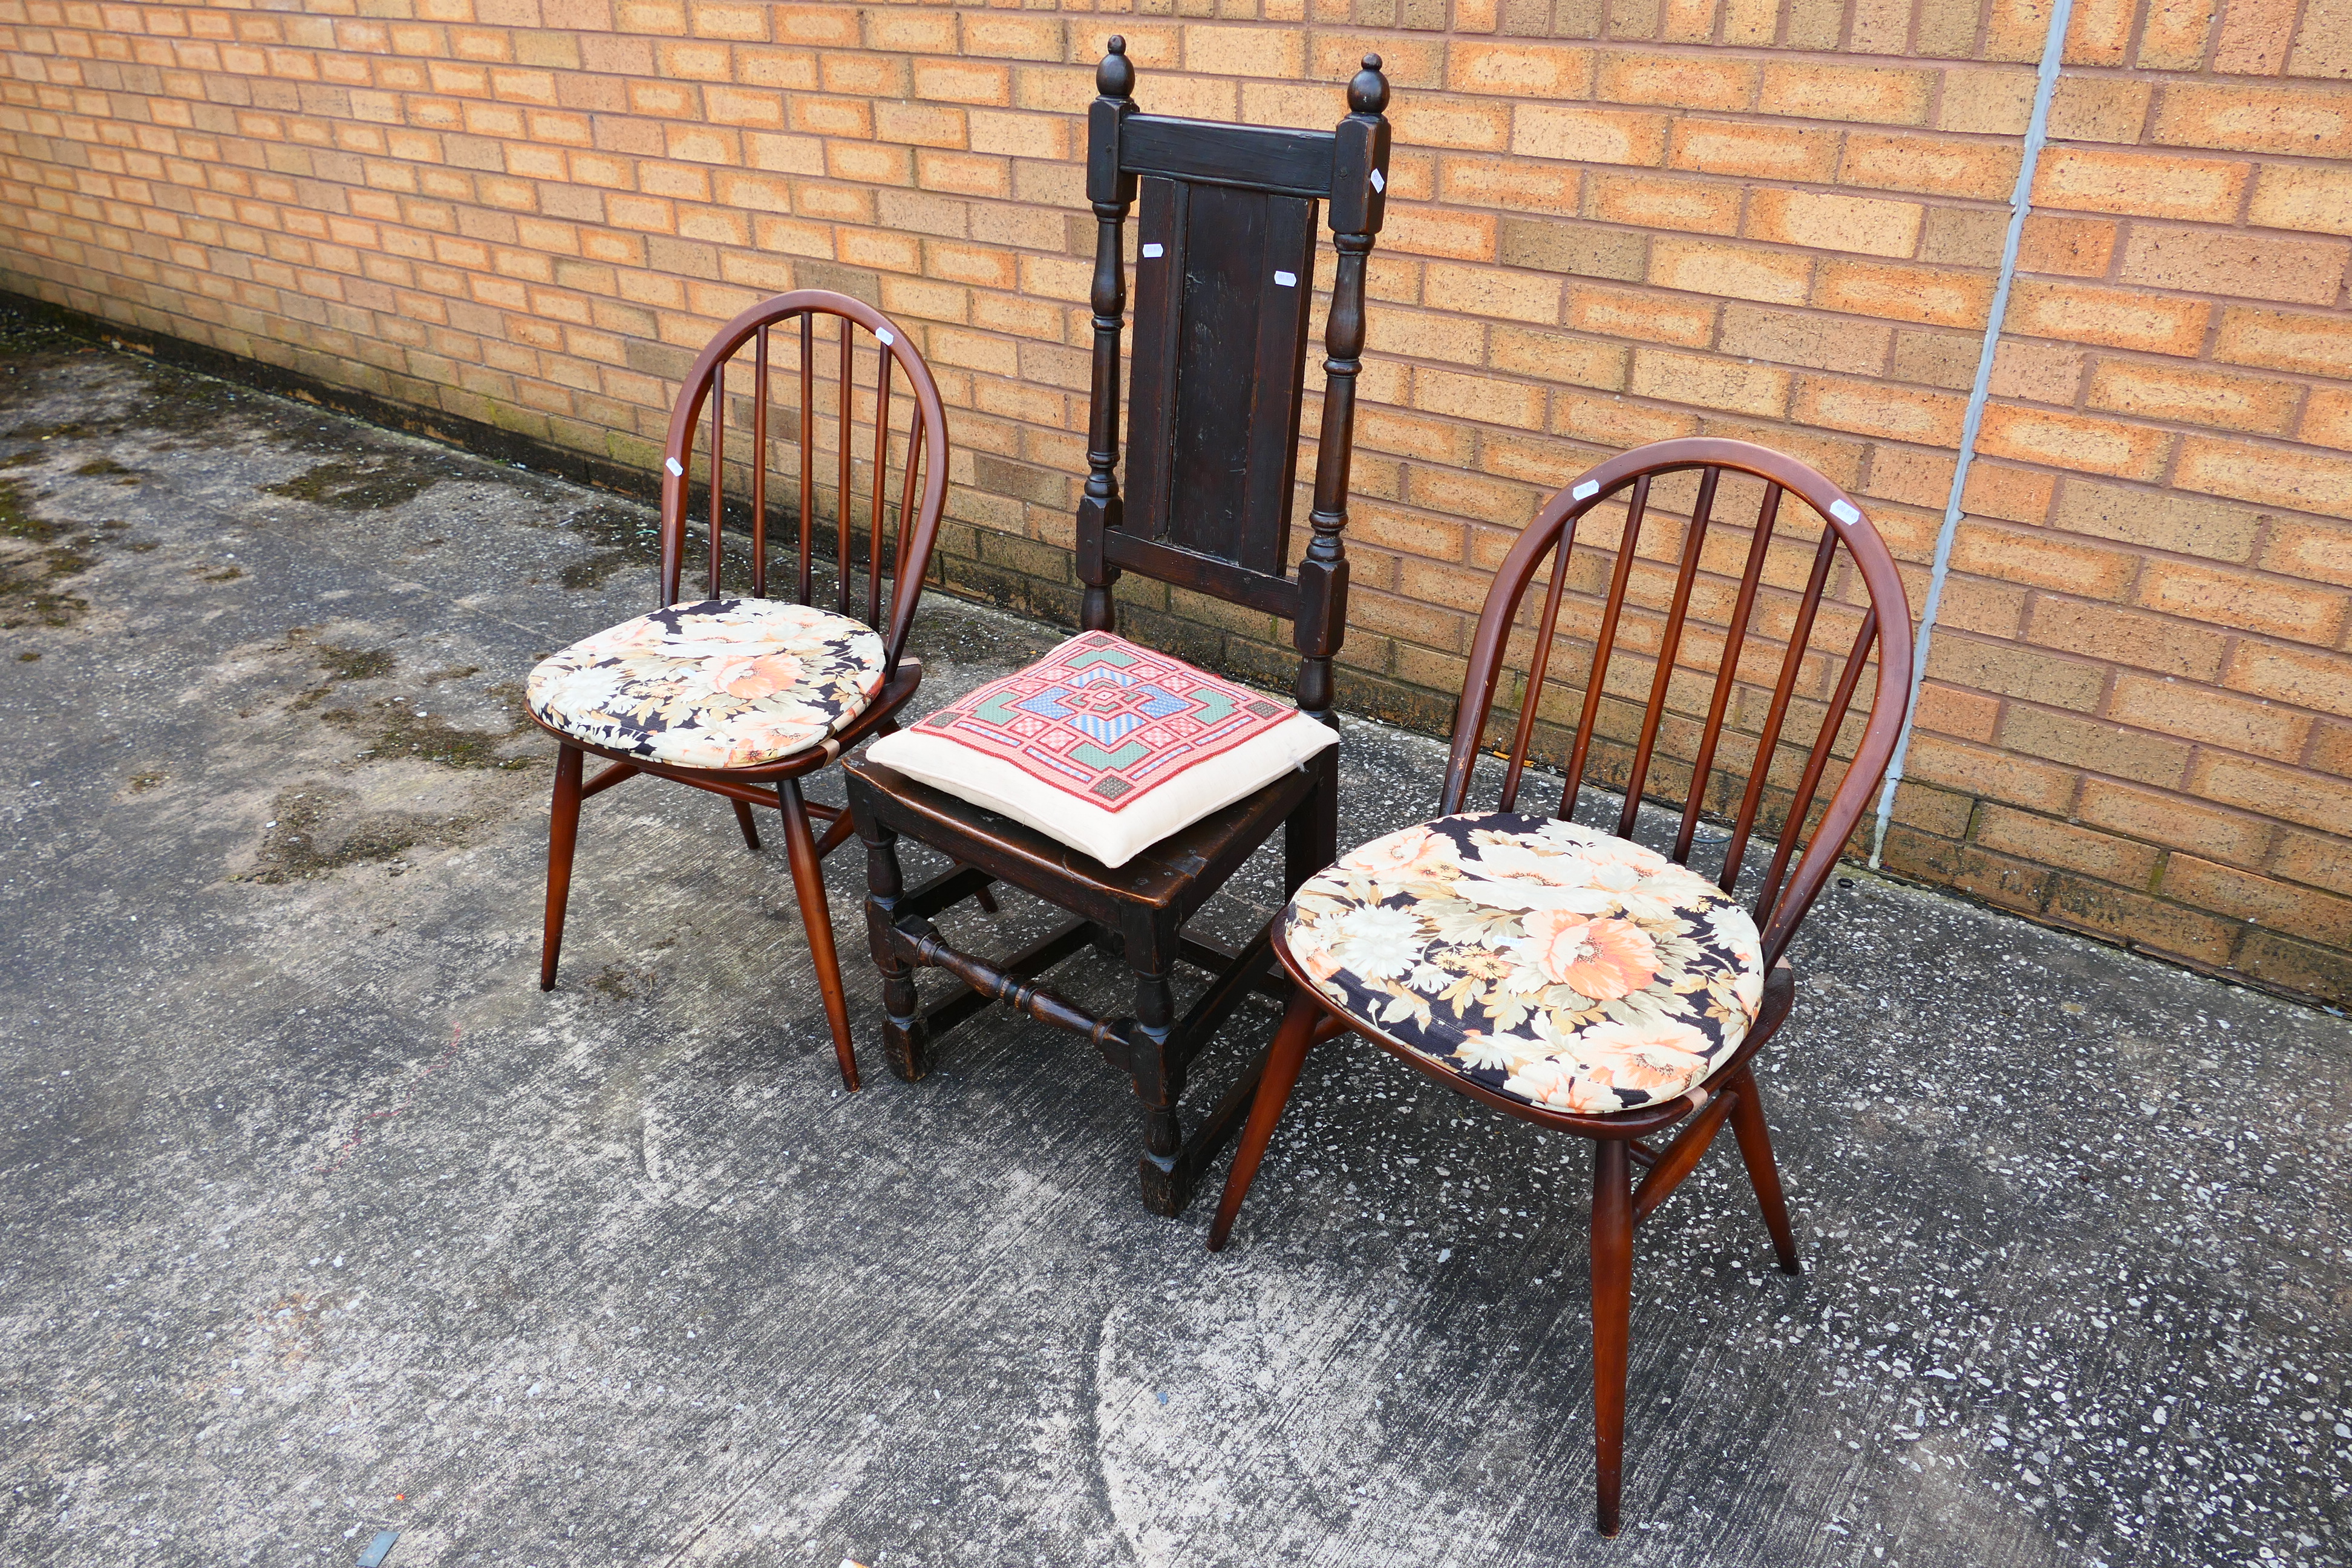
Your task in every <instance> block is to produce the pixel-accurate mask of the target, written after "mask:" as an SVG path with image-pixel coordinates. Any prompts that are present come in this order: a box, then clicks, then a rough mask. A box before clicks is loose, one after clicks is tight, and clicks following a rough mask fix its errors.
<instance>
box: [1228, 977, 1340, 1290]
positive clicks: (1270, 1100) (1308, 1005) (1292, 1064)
mask: <svg viewBox="0 0 2352 1568" xmlns="http://www.w3.org/2000/svg"><path fill="white" fill-rule="evenodd" d="M1322 1011H1323V1009H1322V1008H1320V1007H1318V1006H1317V1005H1315V998H1313V997H1312V996H1309V995H1308V994H1307V992H1306V990H1305V989H1304V988H1303V987H1301V986H1299V985H1298V984H1297V983H1295V982H1294V983H1293V984H1292V985H1291V987H1290V1001H1289V1003H1288V1004H1287V1005H1286V1006H1285V1007H1284V1008H1283V1011H1282V1025H1281V1026H1280V1027H1279V1028H1277V1029H1276V1030H1275V1032H1274V1046H1273V1048H1272V1049H1270V1050H1269V1051H1267V1052H1266V1057H1265V1073H1264V1075H1263V1076H1261V1077H1260V1078H1259V1079H1258V1080H1257V1097H1256V1098H1255V1099H1254V1100H1251V1101H1250V1113H1249V1124H1248V1125H1247V1126H1245V1127H1244V1128H1243V1129H1242V1142H1241V1146H1240V1147H1239V1148H1237V1149H1235V1150H1234V1168H1233V1170H1232V1171H1231V1172H1229V1173H1227V1174H1226V1176H1225V1195H1224V1196H1223V1197H1222V1198H1220V1199H1218V1200H1217V1220H1216V1223H1215V1224H1214V1225H1213V1226H1210V1227H1209V1250H1210V1251H1212V1252H1223V1250H1224V1249H1225V1238H1226V1237H1229V1236H1231V1235H1232V1234H1233V1230H1234V1216H1236V1215H1239V1214H1240V1213H1241V1212H1242V1200H1243V1199H1244V1198H1246V1197H1248V1196H1249V1190H1250V1184H1251V1183H1252V1182H1255V1181H1256V1180H1257V1167H1258V1162H1259V1161H1261V1160H1263V1159H1265V1146H1266V1145H1267V1144H1268V1143H1270V1142H1273V1140H1274V1125H1275V1123H1276V1122H1277V1121H1281V1120H1282V1111H1283V1108H1284V1107H1285V1106H1287V1105H1288V1104H1289V1103H1290V1091H1291V1090H1292V1089H1296V1088H1297V1087H1298V1072H1299V1069H1300V1068H1303V1067H1305V1066H1306V1065H1307V1047H1308V1046H1310V1045H1312V1044H1314V1042H1315V1023H1316V1019H1317V1018H1318V1016H1320V1015H1321V1014H1322Z"/></svg>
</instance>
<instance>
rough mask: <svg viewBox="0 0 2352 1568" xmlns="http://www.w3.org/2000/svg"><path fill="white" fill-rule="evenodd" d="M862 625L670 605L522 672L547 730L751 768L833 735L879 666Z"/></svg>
mask: <svg viewBox="0 0 2352 1568" xmlns="http://www.w3.org/2000/svg"><path fill="white" fill-rule="evenodd" d="M888 663H889V661H888V658H887V651H886V650H885V648H884V647H883V645H882V639H881V637H878V636H877V635H876V633H875V632H874V630H873V628H872V627H870V626H866V623H865V622H863V621H857V620H853V619H851V618H850V617H849V616H845V615H841V614H839V613H837V612H835V611H833V610H827V609H824V608H821V607H819V606H817V605H795V604H793V603H791V602H790V601H789V600H782V599H704V600H701V601H699V602H698V603H694V604H686V605H670V606H669V607H668V608H667V609H661V610H656V611H654V612H653V613H652V614H651V615H646V616H637V617H636V618H635V619H634V620H627V621H623V622H622V623H621V624H620V625H618V626H607V627H606V628H605V629H604V630H603V631H601V632H597V633H595V634H594V635H593V636H590V637H583V638H581V639H580V640H579V641H578V642H576V643H573V644H572V646H571V647H567V648H563V649H561V650H559V651H558V652H556V653H553V654H551V655H549V656H548V657H547V658H544V659H542V660H541V661H540V663H539V666H538V668H535V669H533V670H532V671H531V672H530V684H529V686H528V687H527V688H526V692H525V700H526V701H527V702H528V703H529V704H530V710H531V713H532V714H533V716H534V717H536V718H537V719H538V720H539V721H541V723H543V724H545V725H546V726H547V727H548V728H549V729H551V730H554V731H558V732H560V733H562V734H564V735H568V736H571V737H572V738H573V739H575V740H581V741H585V742H589V743H590V744H592V745H594V746H596V747H598V748H600V749H602V750H604V751H606V752H615V753H619V754H622V755H625V756H628V757H632V758H636V757H642V758H644V759H646V761H648V762H656V763H670V764H672V765H673V766H677V767H690V768H753V767H759V766H761V764H763V763H774V762H780V761H782V759H784V758H786V757H790V756H794V755H797V754H798V753H800V752H805V751H808V750H809V749H810V748H812V747H814V746H819V745H822V744H823V743H824V742H826V741H828V740H830V739H832V738H833V737H834V736H835V735H837V734H839V733H840V732H841V731H843V730H845V729H846V728H847V727H848V726H849V725H850V724H852V723H854V722H855V721H856V719H857V716H858V715H859V714H861V713H863V712H865V711H866V708H867V707H868V706H869V705H870V704H871V703H872V702H873V700H874V699H875V697H876V696H877V694H878V693H879V692H880V691H881V690H882V685H883V679H884V677H885V676H886V675H887V672H888Z"/></svg>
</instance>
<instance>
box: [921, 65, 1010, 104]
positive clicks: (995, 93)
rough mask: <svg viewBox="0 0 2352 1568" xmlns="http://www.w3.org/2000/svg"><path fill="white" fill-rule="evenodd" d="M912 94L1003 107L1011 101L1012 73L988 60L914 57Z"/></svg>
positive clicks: (932, 101) (934, 99)
mask: <svg viewBox="0 0 2352 1568" xmlns="http://www.w3.org/2000/svg"><path fill="white" fill-rule="evenodd" d="M914 86H915V96H916V97H918V98H919V99H922V100H925V101H926V102H930V103H968V104H978V105H982V106H985V107H988V108H993V109H1002V108H1004V107H1005V106H1007V105H1009V104H1010V103H1011V102H1012V101H1013V73H1012V71H1011V70H1009V69H1008V68H1005V67H1003V66H1001V65H998V64H996V63H995V62H993V61H991V60H964V59H954V60H917V61H915V62H914Z"/></svg>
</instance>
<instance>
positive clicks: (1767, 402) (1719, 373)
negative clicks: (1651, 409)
mask: <svg viewBox="0 0 2352 1568" xmlns="http://www.w3.org/2000/svg"><path fill="white" fill-rule="evenodd" d="M1789 384H1790V376H1789V373H1788V372H1787V371H1785V370H1779V369H1775V368H1774V367H1772V366H1769V365H1751V364H1741V363H1738V361H1735V360H1727V359H1718V358H1717V357H1715V356H1714V355H1711V354H1689V353H1672V352H1670V351H1668V350H1664V349H1646V348H1644V349H1635V350H1634V351H1633V377H1632V380H1631V382H1630V383H1629V385H1630V388H1631V390H1632V391H1633V392H1635V393H1638V394H1640V395H1643V396H1644V397H1655V398H1659V399H1662V400H1664V401H1667V402H1673V403H1691V404H1696V405H1699V406H1700V407H1702V408H1721V409H1726V410H1728V411H1729V412H1731V413H1735V414H1748V415H1762V416H1777V415H1779V414H1780V412H1781V411H1782V410H1783V409H1785V408H1786V407H1787V406H1788V402H1789Z"/></svg>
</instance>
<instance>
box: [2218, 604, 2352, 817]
mask: <svg viewBox="0 0 2352 1568" xmlns="http://www.w3.org/2000/svg"><path fill="white" fill-rule="evenodd" d="M2221 680H2222V684H2224V685H2226V686H2228V687H2229V688H2230V689H2231V690H2233V691H2243V692H2246V693H2248V694H2250V695H2252V696H2255V697H2266V698H2269V699H2271V700H2273V701H2277V702H2289V703H2293V704H2294V705H2295V706H2296V707H2298V708H2308V709H2310V710H2313V711H2315V712H2320V713H2335V714H2337V715H2340V716H2342V717H2346V718H2352V658H2347V657H2346V656H2344V655H2343V654H2340V653H2334V652H2330V651H2328V650H2327V649H2325V648H2309V647H2280V646H2279V645H2277V644H2275V643H2263V642H2254V641H2252V640H2248V641H2243V642H2241V643H2240V644H2239V645H2238V647H2237V651H2236V652H2235V653H2233V654H2232V655H2231V658H2230V665H2229V668H2228V669H2226V670H2225V671H2224V672H2223V673H2222V676H2221ZM2337 826H2339V827H2340V826H2342V825H2341V824H2338V825H2337Z"/></svg>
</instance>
